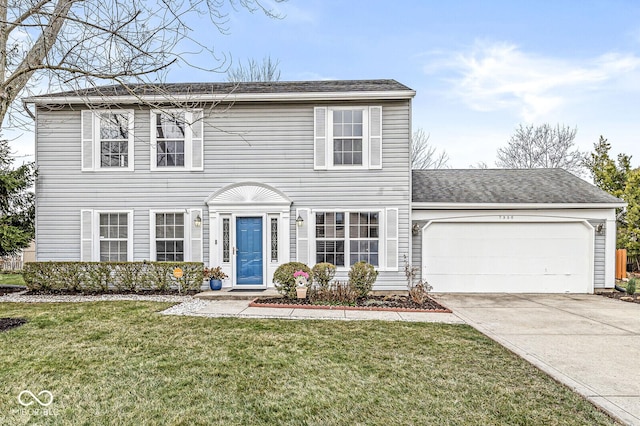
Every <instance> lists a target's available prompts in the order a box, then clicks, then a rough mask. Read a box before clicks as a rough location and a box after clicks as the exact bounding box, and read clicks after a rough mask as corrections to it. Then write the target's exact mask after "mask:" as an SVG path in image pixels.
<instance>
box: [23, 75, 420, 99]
mask: <svg viewBox="0 0 640 426" xmlns="http://www.w3.org/2000/svg"><path fill="white" fill-rule="evenodd" d="M388 91H412V89H410V88H409V87H407V86H405V85H404V84H401V83H398V82H397V81H396V80H321V81H273V82H246V83H215V82H213V83H159V84H131V85H128V86H127V87H124V86H122V85H110V86H99V87H92V88H88V89H80V90H75V91H67V92H58V93H49V94H46V95H40V96H34V97H33V98H34V99H35V98H48V97H60V96H73V97H75V96H81V97H88V96H128V95H137V96H143V95H174V96H177V95H196V94H197V95H200V94H202V95H208V94H229V93H235V94H274V93H339V92H388Z"/></svg>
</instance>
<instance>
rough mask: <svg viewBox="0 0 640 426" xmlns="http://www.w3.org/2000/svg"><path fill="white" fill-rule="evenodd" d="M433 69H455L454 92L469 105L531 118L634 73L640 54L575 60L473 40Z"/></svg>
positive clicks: (428, 69) (428, 70)
mask: <svg viewBox="0 0 640 426" xmlns="http://www.w3.org/2000/svg"><path fill="white" fill-rule="evenodd" d="M436 70H440V71H443V70H444V71H448V72H453V74H454V77H453V78H449V82H450V83H451V84H452V88H453V95H454V96H455V97H456V98H458V99H460V100H462V101H463V102H464V103H466V104H467V105H468V106H469V107H470V108H472V109H474V110H478V111H496V110H502V109H509V110H513V111H515V112H516V113H517V114H518V115H519V116H520V117H521V118H523V119H524V120H525V121H534V120H535V119H536V118H539V117H542V116H544V115H546V114H548V113H550V112H552V111H554V110H556V109H558V108H560V107H561V106H563V105H565V104H566V103H568V102H570V101H571V100H572V99H576V98H577V97H578V96H581V95H582V94H584V93H585V92H586V91H592V90H602V89H606V88H607V86H608V85H615V84H616V83H617V82H618V80H621V79H624V78H625V77H628V75H629V74H632V73H637V72H638V71H640V57H638V56H635V55H631V54H620V53H608V54H605V55H602V56H599V57H596V58H593V59H588V60H583V61H576V60H568V59H563V58H554V57H544V56H540V55H535V54H530V53H527V52H523V51H522V50H521V49H520V48H518V46H516V45H514V44H509V43H486V42H477V43H476V44H474V46H473V47H472V48H471V49H470V50H469V51H465V52H459V53H453V54H446V55H445V56H444V58H443V60H442V61H440V62H438V66H437V67H434V64H433V63H431V64H429V65H428V66H427V67H425V72H426V73H433V72H434V71H436ZM632 90H633V89H632ZM635 90H637V87H636V88H635Z"/></svg>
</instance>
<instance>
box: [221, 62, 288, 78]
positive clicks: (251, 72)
mask: <svg viewBox="0 0 640 426" xmlns="http://www.w3.org/2000/svg"><path fill="white" fill-rule="evenodd" d="M278 65H280V61H272V60H271V56H267V57H265V58H263V59H262V64H259V63H258V62H257V61H256V60H255V59H249V60H248V61H247V65H246V66H243V65H242V63H239V64H238V65H237V66H236V67H235V68H231V69H229V71H227V80H229V81H230V82H233V83H238V82H241V81H279V80H280V70H279V69H278Z"/></svg>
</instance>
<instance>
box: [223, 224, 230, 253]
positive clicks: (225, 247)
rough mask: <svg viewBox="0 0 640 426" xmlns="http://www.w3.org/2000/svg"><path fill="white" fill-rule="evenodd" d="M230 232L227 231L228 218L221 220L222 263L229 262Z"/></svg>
mask: <svg viewBox="0 0 640 426" xmlns="http://www.w3.org/2000/svg"><path fill="white" fill-rule="evenodd" d="M230 235H231V231H230V230H229V218H224V219H222V261H223V262H225V263H228V262H230V261H231V255H230V253H231V244H230V241H229V236H230Z"/></svg>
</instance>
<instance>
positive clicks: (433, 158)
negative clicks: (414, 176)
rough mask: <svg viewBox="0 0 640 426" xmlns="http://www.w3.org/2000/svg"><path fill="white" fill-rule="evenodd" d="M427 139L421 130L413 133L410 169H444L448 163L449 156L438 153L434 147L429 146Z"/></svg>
mask: <svg viewBox="0 0 640 426" xmlns="http://www.w3.org/2000/svg"><path fill="white" fill-rule="evenodd" d="M429 137H430V135H428V134H427V133H425V131H424V130H423V129H417V130H416V131H415V132H413V137H412V138H411V168H412V169H414V170H419V169H444V168H446V167H447V163H448V162H449V155H448V154H447V153H446V151H444V150H442V151H441V152H439V153H438V150H437V149H436V147H435V146H433V145H431V144H429Z"/></svg>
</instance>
